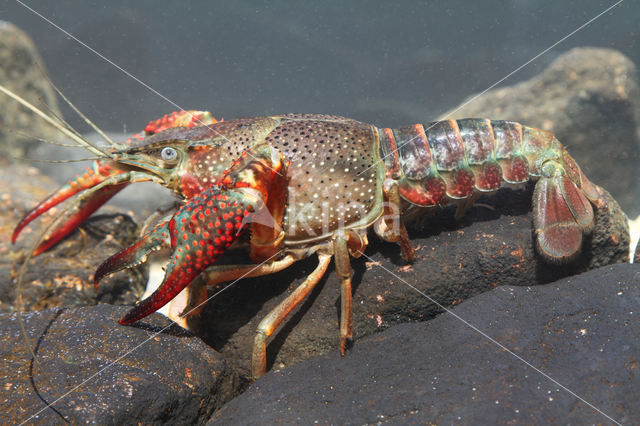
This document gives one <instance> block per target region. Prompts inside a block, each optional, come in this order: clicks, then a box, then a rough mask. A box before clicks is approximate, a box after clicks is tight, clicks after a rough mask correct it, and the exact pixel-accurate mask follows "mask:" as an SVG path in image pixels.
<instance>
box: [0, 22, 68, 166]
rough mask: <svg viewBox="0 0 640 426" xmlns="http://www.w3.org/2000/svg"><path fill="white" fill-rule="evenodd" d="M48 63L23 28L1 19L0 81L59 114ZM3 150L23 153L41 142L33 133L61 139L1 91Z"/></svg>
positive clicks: (0, 138) (4, 153)
mask: <svg viewBox="0 0 640 426" xmlns="http://www.w3.org/2000/svg"><path fill="white" fill-rule="evenodd" d="M44 70H45V66H44V63H43V62H42V59H41V58H40V55H39V54H38V51H37V49H36V47H35V45H34V44H33V41H32V40H31V39H30V38H29V36H27V34H25V33H24V32H23V31H22V30H20V29H19V28H18V27H16V26H15V25H13V24H10V23H9V22H5V21H2V20H0V83H1V84H2V85H4V86H6V87H7V88H8V89H10V90H12V91H13V92H15V93H18V94H19V95H20V96H21V97H23V98H24V99H26V100H27V101H29V102H31V103H32V104H34V105H40V106H41V107H42V105H43V104H44V105H46V106H48V108H50V109H51V111H52V112H53V113H54V114H56V115H57V116H58V117H60V116H61V115H60V110H59V109H58V104H57V101H56V97H55V92H54V90H53V88H52V87H51V85H50V84H49V82H48V81H47V80H46V79H45V78H44V76H43V73H44V72H45V71H44ZM0 111H2V114H0V154H2V157H1V158H3V159H6V157H7V156H11V157H24V156H25V155H26V154H27V153H28V152H29V151H30V150H31V149H33V148H34V147H35V146H37V145H39V144H40V142H38V141H37V140H36V139H34V138H33V137H32V136H37V137H40V138H44V139H49V140H60V137H59V134H58V132H57V131H55V130H53V129H52V128H51V126H49V125H48V124H45V123H44V122H43V121H42V120H41V119H39V118H36V117H34V115H33V113H31V112H29V111H27V109H25V108H23V107H21V106H20V105H18V103H17V102H16V101H14V100H12V99H10V98H9V97H7V96H6V95H5V94H0Z"/></svg>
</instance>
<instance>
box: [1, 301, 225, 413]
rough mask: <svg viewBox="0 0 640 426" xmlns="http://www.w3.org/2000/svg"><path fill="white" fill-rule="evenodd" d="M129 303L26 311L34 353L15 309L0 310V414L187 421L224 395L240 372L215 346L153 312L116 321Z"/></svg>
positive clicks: (213, 406)
mask: <svg viewBox="0 0 640 426" xmlns="http://www.w3.org/2000/svg"><path fill="white" fill-rule="evenodd" d="M126 312H127V308H125V307H116V306H111V305H99V306H94V307H90V308H77V309H48V310H45V311H42V312H34V313H26V314H23V316H22V320H23V322H24V326H25V329H26V332H27V334H28V335H29V336H30V338H31V340H32V347H33V350H34V352H35V354H36V356H37V359H38V362H37V363H34V362H33V359H32V357H31V354H30V353H29V352H28V350H27V349H26V347H25V345H24V343H22V342H23V337H22V333H21V330H20V326H19V324H18V320H17V318H16V314H10V315H9V314H3V315H0V328H1V329H2V333H1V334H0V357H1V358H2V360H3V362H2V364H0V382H1V383H2V388H0V406H1V407H2V410H0V423H3V424H8V423H11V422H16V423H17V422H23V421H26V422H27V423H29V424H55V423H62V422H70V423H72V424H78V423H98V424H124V423H131V422H132V421H134V420H135V422H141V423H145V424H149V423H173V424H186V423H191V422H195V421H197V420H198V419H202V418H207V417H209V416H210V415H211V413H212V412H213V411H214V410H215V409H216V408H218V407H220V406H221V405H222V404H223V403H224V402H226V401H227V400H229V399H230V397H231V395H232V394H233V392H234V390H235V387H236V384H237V377H236V375H235V373H234V372H233V371H232V370H231V369H230V368H229V366H228V364H227V363H226V362H225V361H224V360H223V359H222V357H221V355H220V354H218V353H217V352H215V351H214V350H212V349H211V348H209V347H208V346H207V345H205V344H204V343H203V342H202V341H201V340H200V339H198V338H196V337H194V336H193V335H192V334H191V333H189V332H187V331H185V330H183V329H182V328H180V327H178V326H176V325H171V322H170V321H168V320H167V319H165V318H163V317H162V316H160V315H153V316H151V317H149V318H147V319H146V321H145V325H144V326H127V327H124V326H121V325H119V324H118V322H117V321H118V319H119V318H121V317H122V316H123V315H124V314H125V313H126ZM59 398H61V399H60V400H59V401H58V399H59ZM47 404H49V405H52V407H47Z"/></svg>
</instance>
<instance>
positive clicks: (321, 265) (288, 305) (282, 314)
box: [251, 253, 331, 379]
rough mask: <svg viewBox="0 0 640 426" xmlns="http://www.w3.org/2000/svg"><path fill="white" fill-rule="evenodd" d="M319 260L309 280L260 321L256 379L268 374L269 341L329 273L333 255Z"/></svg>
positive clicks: (254, 359)
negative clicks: (325, 274) (326, 273)
mask: <svg viewBox="0 0 640 426" xmlns="http://www.w3.org/2000/svg"><path fill="white" fill-rule="evenodd" d="M318 260H319V262H318V266H316V269H314V271H313V272H312V273H311V274H310V275H309V276H308V277H307V279H306V280H304V282H303V283H302V284H300V286H299V287H298V288H296V289H295V290H294V291H293V293H291V294H290V295H289V296H288V297H287V298H286V299H285V300H284V301H282V302H281V303H280V304H279V305H278V306H276V308H275V309H273V310H272V311H271V312H269V314H268V315H267V316H266V317H265V318H264V319H263V320H262V321H260V324H259V325H258V330H257V331H256V337H255V340H254V343H253V355H252V360H251V373H252V375H253V378H254V379H257V378H258V377H260V376H262V375H263V374H264V373H266V372H267V339H268V338H269V336H271V335H272V334H273V332H274V331H275V329H276V328H278V326H279V325H280V324H281V323H282V321H284V319H285V318H286V317H287V315H289V313H290V312H291V311H292V310H293V309H294V308H295V307H296V306H298V305H299V304H300V302H301V301H302V300H303V299H304V298H305V297H307V296H308V295H309V293H310V292H311V290H313V288H314V287H315V285H316V284H318V281H320V278H322V276H323V275H324V273H325V272H326V271H327V267H328V266H329V263H330V262H331V255H329V254H321V253H319V254H318Z"/></svg>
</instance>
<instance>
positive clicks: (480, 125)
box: [2, 88, 601, 377]
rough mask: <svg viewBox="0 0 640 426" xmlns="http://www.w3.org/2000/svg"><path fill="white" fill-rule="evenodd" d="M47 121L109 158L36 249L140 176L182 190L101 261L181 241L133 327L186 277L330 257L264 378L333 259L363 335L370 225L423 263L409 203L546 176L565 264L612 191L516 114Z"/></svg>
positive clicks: (257, 348)
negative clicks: (102, 133)
mask: <svg viewBox="0 0 640 426" xmlns="http://www.w3.org/2000/svg"><path fill="white" fill-rule="evenodd" d="M2 91H3V92H4V93H5V94H8V95H9V96H11V97H13V98H14V99H16V100H18V101H19V102H21V103H23V105H25V106H27V107H28V108H31V109H32V110H33V111H34V112H36V113H38V114H39V115H41V116H46V115H45V114H43V113H41V112H40V111H39V110H37V108H35V107H33V106H32V105H30V104H28V103H27V102H26V101H24V100H22V99H21V98H20V97H18V96H17V95H15V94H13V93H11V92H8V91H7V90H6V89H4V88H2ZM43 118H44V119H47V120H50V122H52V124H54V125H56V126H57V127H58V128H60V129H61V130H62V131H66V132H67V134H68V135H69V136H70V137H72V138H73V139H74V140H76V141H77V142H78V143H80V144H82V145H83V146H85V147H86V148H87V149H89V150H90V151H91V152H93V153H94V154H97V155H98V156H99V157H100V159H99V160H96V161H94V163H93V165H92V166H91V167H89V168H88V170H87V172H86V173H85V174H83V175H82V176H80V177H79V178H78V179H77V180H75V181H72V182H69V183H68V184H67V185H64V186H63V187H62V188H60V189H59V190H58V191H57V192H55V193H54V194H52V195H51V196H49V197H48V198H47V199H45V200H44V201H42V202H41V203H40V204H39V205H38V206H36V207H35V208H34V209H33V210H31V211H30V212H29V213H27V214H26V216H25V217H24V218H23V219H22V220H21V221H20V223H19V224H18V226H17V227H16V229H15V232H14V235H13V240H14V241H15V239H16V238H17V237H18V234H19V233H20V231H21V230H22V229H24V227H25V226H26V225H27V224H28V223H30V222H31V221H33V220H34V219H36V218H37V217H38V216H40V215H41V214H43V213H44V212H45V211H47V210H48V209H50V208H51V207H53V206H55V205H57V204H58V203H60V202H62V201H64V200H66V199H68V198H69V197H72V196H74V195H77V200H76V201H75V205H74V209H73V210H71V211H70V212H69V213H68V214H67V216H66V217H65V218H64V220H63V221H62V223H61V225H60V226H58V227H57V229H55V230H53V231H52V232H51V233H50V234H49V235H47V237H45V238H44V239H43V241H42V242H41V244H40V245H39V246H38V247H37V248H36V250H35V253H34V254H38V253H41V252H43V251H45V250H47V249H48V248H49V247H51V246H52V245H54V244H55V243H56V242H58V241H59V240H60V239H62V238H64V237H65V236H66V235H68V234H69V233H70V232H71V231H72V230H73V229H75V228H76V227H77V226H78V225H79V224H80V223H81V222H82V221H83V220H84V219H86V218H87V217H88V216H89V215H91V214H92V213H93V212H94V211H95V210H96V209H98V208H99V207H100V206H101V205H102V204H104V203H105V202H106V201H108V200H109V199H110V198H111V197H112V196H113V195H115V194H116V193H117V192H118V191H120V190H121V189H123V188H124V187H125V186H127V185H129V184H130V183H134V182H142V181H153V182H156V183H158V184H160V185H163V186H165V187H167V188H169V189H171V190H172V191H174V192H175V193H176V194H177V195H178V197H179V198H180V199H181V200H182V204H181V206H180V207H179V208H178V209H177V211H175V213H173V214H171V215H169V216H167V217H166V218H164V219H163V220H161V221H160V222H159V223H158V224H157V225H156V226H155V227H154V228H153V229H152V230H151V231H150V232H148V233H147V234H146V235H144V236H143V237H142V238H141V239H140V240H139V241H138V242H136V243H135V244H133V245H132V246H130V247H128V248H126V249H125V250H123V251H121V252H119V253H117V254H115V255H113V256H111V257H110V258H109V259H107V260H106V261H105V262H104V263H103V264H102V265H100V266H99V267H98V269H97V272H96V274H95V281H96V283H98V281H100V279H101V278H102V277H104V276H105V275H108V274H110V273H113V272H115V271H117V270H120V269H123V268H127V267H130V266H132V265H136V264H139V263H141V262H143V261H145V259H146V257H147V255H149V254H150V253H151V252H152V251H155V250H158V249H161V248H168V249H169V250H170V252H171V257H170V260H169V263H168V266H167V268H166V274H165V277H164V280H163V282H162V284H161V285H160V287H159V288H158V289H157V290H156V291H155V292H154V293H153V294H152V295H151V296H150V297H148V298H147V299H145V300H143V301H142V302H140V303H139V304H138V305H137V306H135V307H134V308H133V309H132V310H131V311H130V312H129V313H128V314H127V315H126V316H125V317H124V318H122V319H121V321H120V322H121V323H122V324H130V323H132V322H135V321H138V320H140V319H141V318H144V317H145V316H147V315H149V314H151V313H153V312H155V311H156V310H157V309H159V308H160V307H162V306H163V305H165V304H167V303H168V302H170V301H171V300H172V299H173V298H174V297H175V296H176V295H177V294H178V293H180V292H181V291H183V289H185V288H187V289H189V290H187V291H191V292H192V294H198V295H200V294H202V295H204V294H206V293H203V292H201V291H199V290H196V289H193V288H190V287H188V286H189V284H190V283H192V281H194V280H195V278H196V277H198V276H199V275H200V274H201V273H202V272H203V271H205V270H207V273H206V278H207V283H208V284H217V283H220V282H224V281H230V280H234V279H238V278H241V277H256V276H262V275H266V274H271V273H274V272H277V271H280V270H282V269H284V268H287V267H288V266H290V265H291V264H293V263H294V262H295V261H297V260H299V259H302V258H305V257H308V256H311V255H313V254H314V253H315V254H316V255H317V256H318V265H317V266H316V268H315V270H314V271H313V272H312V273H311V274H310V275H309V276H308V277H307V278H306V280H305V281H304V282H303V283H302V284H301V285H300V286H299V287H298V288H297V289H295V290H294V291H293V292H292V293H291V294H290V295H289V296H288V297H287V298H286V299H285V300H284V301H283V302H282V303H281V304H280V305H279V306H278V307H277V308H276V309H274V310H273V311H272V312H271V313H270V314H269V315H267V317H266V318H264V319H263V320H262V321H261V322H260V324H259V326H258V330H257V333H256V336H255V342H254V346H253V361H252V373H253V375H254V377H258V376H260V375H262V374H263V373H264V372H265V371H266V369H267V365H266V343H267V339H268V338H269V336H271V335H272V334H273V332H274V331H275V330H276V328H277V327H278V325H279V324H281V323H282V322H283V321H284V320H285V318H286V317H287V315H288V314H289V313H290V312H291V311H292V310H293V309H294V308H295V307H296V306H297V305H298V304H299V303H300V302H301V301H302V300H303V299H304V298H305V297H306V296H307V295H308V294H309V293H310V292H311V290H312V289H313V288H314V286H315V285H316V284H317V283H318V281H319V280H320V278H321V277H322V276H323V274H324V273H325V271H326V270H327V267H328V266H329V264H330V261H331V259H332V258H333V259H334V260H335V266H336V272H337V274H338V276H339V278H340V282H341V316H340V348H341V351H342V353H344V350H345V346H346V344H347V342H348V340H349V339H350V338H351V337H352V331H351V329H352V327H351V323H352V319H351V303H352V302H351V297H352V290H351V278H350V276H351V267H350V258H351V257H359V256H360V255H361V254H362V252H363V251H364V249H365V247H366V246H367V244H368V240H367V231H368V229H369V228H373V230H374V232H375V234H377V235H378V236H379V237H381V238H382V239H384V240H386V241H390V242H397V243H399V245H400V247H401V250H402V254H403V257H404V258H405V259H406V260H410V259H411V258H412V256H413V248H412V246H411V242H410V240H409V238H408V236H407V232H406V230H405V227H404V225H403V222H402V218H403V216H404V215H405V213H406V212H407V211H408V210H409V209H411V208H413V207H416V206H417V207H423V208H426V207H433V206H441V205H444V204H448V203H456V204H457V206H458V214H459V215H461V214H462V213H464V211H465V210H466V209H467V208H468V207H469V206H470V205H471V204H472V203H473V201H474V200H475V199H476V198H477V197H478V196H479V195H481V194H483V193H487V192H495V191H497V190H498V188H500V187H501V186H503V185H504V184H508V185H512V184H522V183H525V182H527V181H529V180H536V181H537V182H536V185H535V190H534V194H533V209H534V214H533V223H534V228H535V229H534V231H535V241H536V247H537V251H538V253H539V255H540V256H541V257H542V258H543V259H545V260H546V261H549V262H563V261H566V260H568V259H571V258H573V257H575V256H576V255H577V254H578V253H579V252H580V250H581V246H582V241H583V235H585V234H587V233H589V232H591V230H592V229H593V226H594V210H593V206H596V205H597V202H598V200H599V199H600V198H601V192H600V189H599V187H597V186H595V185H594V184H592V183H591V182H590V181H589V180H588V179H587V178H586V177H585V175H584V174H583V173H582V171H581V170H580V168H579V167H578V165H577V164H576V163H575V161H574V160H573V159H572V158H571V157H570V156H569V154H568V153H567V151H566V150H565V149H564V148H563V147H562V145H561V144H560V143H559V142H558V141H557V140H556V138H555V137H554V136H553V135H551V134H550V133H548V132H545V131H542V130H538V129H534V128H530V127H526V126H523V125H521V124H518V123H514V122H509V121H491V120H486V119H465V120H446V121H438V122H434V123H431V124H428V125H421V124H415V125H412V126H408V127H403V128H399V129H387V128H378V127H375V126H373V125H370V124H365V123H362V122H358V121H356V120H352V119H348V118H343V117H337V116H329V115H312V114H286V115H278V116H271V117H256V118H243V119H235V120H229V121H216V120H215V119H214V118H212V116H211V115H210V114H209V113H207V112H199V111H182V112H179V113H174V114H173V115H171V116H166V117H164V118H162V119H160V120H157V121H154V122H151V123H149V125H148V126H147V127H146V129H145V134H144V135H142V136H140V137H139V138H136V139H134V140H133V141H130V142H128V143H113V145H112V147H110V148H109V149H104V148H99V147H97V146H95V145H92V144H90V143H89V142H87V141H85V140H84V139H82V138H80V137H79V136H78V135H76V134H74V133H71V132H68V130H67V129H66V128H65V127H64V126H61V125H60V124H59V123H57V122H55V121H54V120H52V119H51V118H47V117H43ZM69 133H71V134H69ZM232 247H233V248H245V249H247V250H248V253H249V255H250V257H251V260H252V262H253V264H249V265H247V264H241V265H228V264H225V265H215V262H216V259H218V258H219V257H220V256H223V255H224V253H225V250H227V249H229V248H232ZM199 297H200V296H198V297H196V298H195V299H198V298H199ZM196 302H197V300H196ZM196 302H193V306H195V305H196V304H197V303H196Z"/></svg>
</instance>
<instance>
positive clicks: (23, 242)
mask: <svg viewBox="0 0 640 426" xmlns="http://www.w3.org/2000/svg"><path fill="white" fill-rule="evenodd" d="M0 186H1V187H2V188H3V194H2V196H1V197H0V255H1V256H0V312H12V311H13V310H14V309H15V308H16V297H17V279H18V276H19V273H20V267H21V266H22V264H23V262H24V259H25V256H26V254H27V253H29V252H30V251H31V249H32V248H33V243H34V242H35V240H36V238H37V237H38V236H39V235H40V232H41V231H42V230H43V229H44V227H45V226H46V225H47V224H49V223H50V222H51V220H52V219H53V217H54V216H53V215H51V214H44V215H43V216H42V217H41V218H39V219H37V220H36V221H34V222H32V224H30V225H29V226H28V227H27V228H25V229H24V230H23V231H22V233H21V235H20V237H19V239H18V241H17V242H16V244H15V245H12V244H11V235H12V233H13V229H14V227H15V226H16V224H17V223H18V221H19V220H20V219H21V218H22V216H23V215H24V214H25V213H26V212H27V209H28V208H31V207H33V206H34V205H35V204H36V203H37V202H38V201H40V200H42V199H44V198H45V197H46V196H47V195H48V194H49V193H51V192H52V191H53V190H54V189H55V188H56V187H57V185H56V184H54V183H53V182H52V181H51V180H50V179H48V178H46V177H44V176H42V175H41V174H39V173H38V171H37V170H36V169H35V168H33V167H29V166H25V165H20V164H13V165H10V166H6V167H2V168H0ZM52 211H53V212H54V213H55V212H58V213H60V212H61V211H62V208H61V207H56V208H54V209H52ZM103 212H104V214H97V215H94V216H93V217H92V218H90V219H89V220H87V221H86V222H85V223H84V224H83V225H81V227H80V228H79V229H78V230H76V231H74V232H73V233H72V234H70V235H69V236H68V237H67V238H66V239H64V240H63V241H61V242H60V243H59V244H57V245H56V246H54V247H53V248H51V249H50V250H49V251H47V252H45V253H43V254H41V255H39V256H38V257H36V258H34V259H31V261H30V262H29V264H28V268H27V270H26V274H25V276H24V280H23V284H22V287H21V295H22V309H25V310H40V309H45V308H51V307H60V306H84V305H94V304H96V303H98V302H103V303H118V304H133V303H135V301H136V300H137V299H138V297H139V296H140V295H141V294H142V293H143V291H144V284H145V282H146V280H145V274H144V269H143V268H142V267H138V268H135V269H133V270H130V271H128V272H122V273H118V274H115V275H112V276H110V277H107V278H106V279H105V280H104V281H103V282H102V283H101V285H100V287H99V288H98V289H97V290H96V289H94V286H93V273H94V272H95V270H96V268H97V267H98V265H99V264H100V263H101V262H102V261H104V260H105V259H107V258H108V257H109V256H110V255H112V254H113V253H116V252H117V251H119V250H121V249H123V248H124V247H125V246H127V245H129V244H130V243H132V242H133V240H134V238H136V236H137V230H138V226H137V224H136V223H135V222H134V221H133V220H132V219H131V217H130V216H128V215H126V214H122V213H119V212H118V211H116V210H114V209H112V208H108V207H107V208H106V209H104V210H103Z"/></svg>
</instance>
